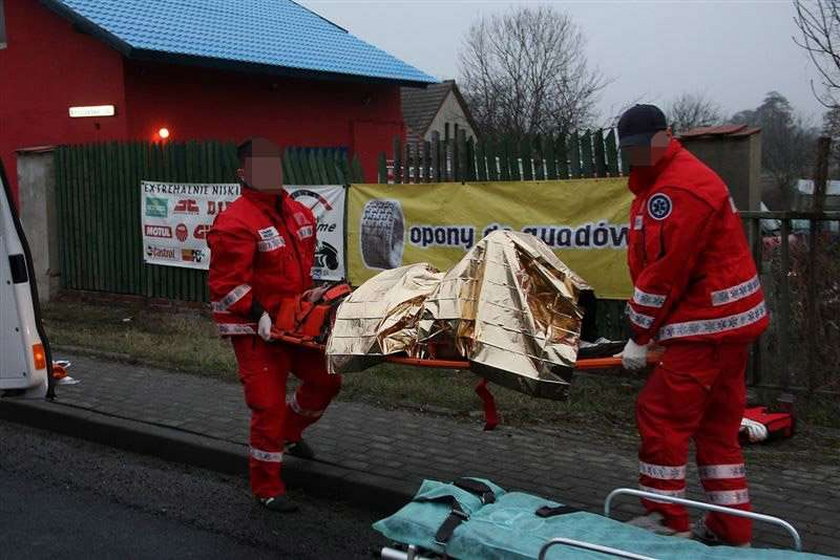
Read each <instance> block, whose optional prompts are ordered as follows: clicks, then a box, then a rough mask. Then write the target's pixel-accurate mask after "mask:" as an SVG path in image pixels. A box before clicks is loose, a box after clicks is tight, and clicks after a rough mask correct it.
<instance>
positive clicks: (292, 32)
mask: <svg viewBox="0 0 840 560" xmlns="http://www.w3.org/2000/svg"><path fill="white" fill-rule="evenodd" d="M0 10H2V13H3V16H4V17H0V156H2V159H3V163H4V164H5V166H6V170H7V172H8V174H9V175H10V176H11V181H12V183H13V192H16V190H17V189H16V183H17V181H16V176H17V173H16V165H15V159H14V158H15V151H16V150H18V149H20V148H24V147H29V146H39V145H55V144H72V143H86V142H97V141H110V140H152V141H157V140H161V134H160V133H161V131H162V130H163V129H165V131H163V135H164V136H166V133H167V132H168V139H169V140H177V141H181V140H201V139H216V140H240V139H242V138H244V137H247V136H264V137H267V138H270V139H272V140H274V141H276V142H278V143H280V144H281V145H284V146H306V147H344V148H347V149H348V150H349V151H350V153H351V154H352V155H358V156H359V158H360V160H361V162H362V166H363V168H364V170H365V178H366V180H369V181H374V180H376V158H377V156H378V154H379V153H380V152H383V151H386V150H387V149H389V148H390V146H391V142H392V139H393V137H394V136H396V135H403V136H404V135H405V125H404V123H403V117H402V113H401V109H400V86H413V87H423V86H425V85H426V84H429V83H433V82H434V81H435V80H434V79H433V78H431V77H430V76H428V75H426V74H424V73H423V72H421V71H419V70H417V69H415V68H413V67H411V66H409V65H408V64H406V63H404V62H402V61H400V60H398V59H396V58H394V57H393V56H391V55H389V54H388V53H385V52H384V51H381V50H379V49H377V48H375V47H372V46H371V45H369V44H367V43H364V42H363V41H361V40H359V39H357V38H356V37H354V36H352V35H350V34H349V33H348V32H347V31H346V30H344V29H341V28H340V27H338V26H336V25H334V24H332V23H331V22H329V21H327V20H325V19H323V18H321V17H320V16H318V15H317V14H314V13H313V12H310V11H309V10H306V9H305V8H303V7H301V6H300V5H298V4H296V3H294V2H292V1H291V0H240V1H237V2H232V1H230V0H204V1H202V2H189V1H186V0H156V1H155V2H149V1H148V0H120V1H115V0H40V1H39V0H0ZM4 39H5V40H4ZM4 43H5V46H4ZM112 113H113V115H112V116H110V115H111V114H112ZM90 115H93V116H90Z"/></svg>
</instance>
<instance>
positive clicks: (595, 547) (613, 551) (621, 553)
mask: <svg viewBox="0 0 840 560" xmlns="http://www.w3.org/2000/svg"><path fill="white" fill-rule="evenodd" d="M557 545H564V546H573V547H575V548H582V549H584V550H592V551H594V552H601V553H603V554H609V555H610V556H616V557H618V558H628V559H629V560H656V558H652V557H650V556H642V555H640V554H633V553H632V552H627V551H626V550H620V549H618V548H610V547H608V546H601V545H599V544H592V543H588V542H584V541H576V540H574V539H567V538H564V537H557V538H556V539H551V540H550V541H548V542H547V543H545V544H544V545H543V547H542V548H541V549H540V555H539V560H545V559H546V556H547V554H548V549H549V548H551V547H552V546H557ZM570 558H571V556H570Z"/></svg>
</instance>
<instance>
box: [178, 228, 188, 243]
mask: <svg viewBox="0 0 840 560" xmlns="http://www.w3.org/2000/svg"><path fill="white" fill-rule="evenodd" d="M189 236H190V230H188V229H187V226H186V225H184V224H178V227H176V228H175V237H177V238H178V241H180V242H181V243H183V242H184V241H186V240H187V237H189Z"/></svg>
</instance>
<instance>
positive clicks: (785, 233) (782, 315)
mask: <svg viewBox="0 0 840 560" xmlns="http://www.w3.org/2000/svg"><path fill="white" fill-rule="evenodd" d="M789 237H790V218H784V219H783V220H782V270H781V273H782V285H781V290H780V291H781V300H782V301H781V302H780V303H781V305H780V309H779V319H780V324H779V330H780V333H779V334H780V336H779V342H780V344H779V351H780V354H781V356H780V358H781V360H780V361H781V363H782V371H781V375H780V377H781V379H780V384H781V386H782V390H783V391H789V390H790V385H791V382H790V381H791V380H790V377H791V375H790V373H791V372H790V362H791V360H789V359H788V356H790V353H789V352H790V242H789Z"/></svg>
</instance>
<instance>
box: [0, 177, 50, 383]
mask: <svg viewBox="0 0 840 560" xmlns="http://www.w3.org/2000/svg"><path fill="white" fill-rule="evenodd" d="M0 181H2V183H3V189H2V192H3V194H2V198H0V395H2V396H3V397H9V396H16V397H23V398H45V397H48V398H49V397H51V396H52V388H53V384H52V381H51V375H50V372H51V367H52V360H51V355H50V346H49V342H48V341H47V337H46V334H45V333H44V329H43V327H42V325H41V313H40V307H39V304H38V288H37V286H36V284H35V275H34V273H33V269H32V254H31V253H30V251H29V245H28V244H27V242H26V236H25V235H24V233H23V227H22V225H21V223H20V219H19V218H18V213H17V209H16V208H15V206H14V201H13V200H14V199H13V198H12V193H11V185H10V184H9V181H8V178H7V176H6V171H5V169H3V167H2V163H0Z"/></svg>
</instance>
